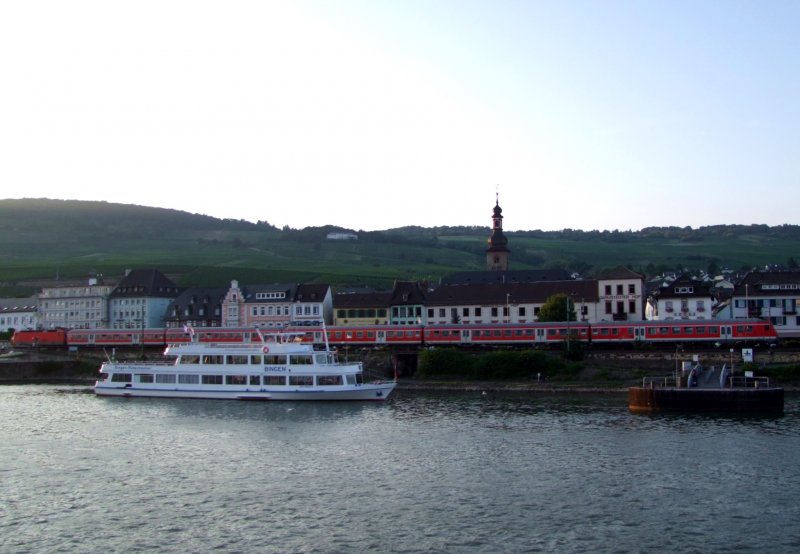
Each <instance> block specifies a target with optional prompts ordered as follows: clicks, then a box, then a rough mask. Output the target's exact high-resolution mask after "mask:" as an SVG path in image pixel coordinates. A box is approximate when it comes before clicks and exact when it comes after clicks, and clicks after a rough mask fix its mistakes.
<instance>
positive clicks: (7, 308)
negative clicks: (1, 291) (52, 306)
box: [0, 295, 39, 314]
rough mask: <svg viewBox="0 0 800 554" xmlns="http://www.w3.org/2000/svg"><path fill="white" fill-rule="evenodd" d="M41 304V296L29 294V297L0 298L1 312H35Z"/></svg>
mask: <svg viewBox="0 0 800 554" xmlns="http://www.w3.org/2000/svg"><path fill="white" fill-rule="evenodd" d="M38 306H39V298H38V297H37V296H36V295H34V296H29V297H28V298H0V314H6V313H19V312H34V311H36V308H37V307H38Z"/></svg>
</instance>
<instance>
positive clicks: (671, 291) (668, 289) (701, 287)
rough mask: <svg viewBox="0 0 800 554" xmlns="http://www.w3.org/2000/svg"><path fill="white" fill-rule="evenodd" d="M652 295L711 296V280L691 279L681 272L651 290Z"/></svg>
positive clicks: (659, 296) (675, 296)
mask: <svg viewBox="0 0 800 554" xmlns="http://www.w3.org/2000/svg"><path fill="white" fill-rule="evenodd" d="M653 296H654V297H657V298H660V299H667V298H711V296H712V295H711V282H709V281H699V280H697V279H692V277H691V276H690V275H688V274H683V275H681V276H680V277H678V278H677V279H675V280H674V281H672V282H671V283H669V284H667V285H666V286H663V287H661V288H659V289H656V290H654V291H653Z"/></svg>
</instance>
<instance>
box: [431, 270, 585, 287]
mask: <svg viewBox="0 0 800 554" xmlns="http://www.w3.org/2000/svg"><path fill="white" fill-rule="evenodd" d="M569 280H572V277H571V276H570V274H569V272H567V271H566V270H565V269H517V270H514V271H459V272H456V273H451V274H450V275H446V276H445V277H443V278H442V285H476V284H488V283H500V284H503V283H536V282H539V281H569Z"/></svg>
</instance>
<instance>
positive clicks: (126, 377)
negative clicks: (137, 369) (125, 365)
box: [111, 373, 131, 383]
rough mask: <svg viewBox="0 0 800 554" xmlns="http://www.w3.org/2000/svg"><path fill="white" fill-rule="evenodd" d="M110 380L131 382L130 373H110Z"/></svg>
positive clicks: (113, 381)
mask: <svg viewBox="0 0 800 554" xmlns="http://www.w3.org/2000/svg"><path fill="white" fill-rule="evenodd" d="M111 382H112V383H130V382H131V374H130V373H113V374H112V375H111Z"/></svg>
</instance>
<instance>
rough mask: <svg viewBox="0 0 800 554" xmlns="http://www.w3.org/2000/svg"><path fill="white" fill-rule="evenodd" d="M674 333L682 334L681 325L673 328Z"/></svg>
mask: <svg viewBox="0 0 800 554" xmlns="http://www.w3.org/2000/svg"><path fill="white" fill-rule="evenodd" d="M672 334H673V335H680V334H681V328H680V327H673V328H672Z"/></svg>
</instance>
